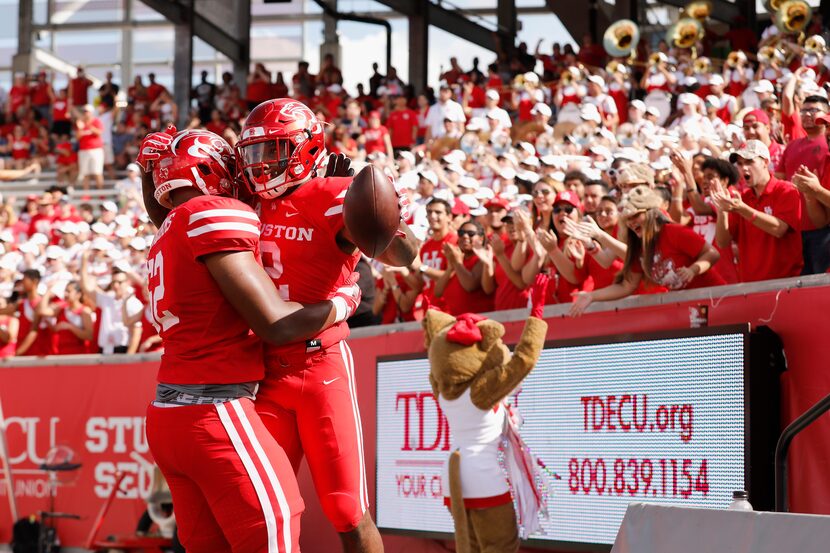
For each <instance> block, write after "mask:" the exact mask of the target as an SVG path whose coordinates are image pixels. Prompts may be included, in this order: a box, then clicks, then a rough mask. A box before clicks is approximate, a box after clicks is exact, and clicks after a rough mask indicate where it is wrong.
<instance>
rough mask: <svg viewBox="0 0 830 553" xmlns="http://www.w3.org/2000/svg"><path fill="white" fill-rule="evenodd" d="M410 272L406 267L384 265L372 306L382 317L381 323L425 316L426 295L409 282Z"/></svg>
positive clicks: (413, 319) (374, 311)
mask: <svg viewBox="0 0 830 553" xmlns="http://www.w3.org/2000/svg"><path fill="white" fill-rule="evenodd" d="M408 274H409V269H407V268H406V267H387V266H384V267H383V270H382V272H381V278H379V279H378V280H377V282H376V287H377V294H375V302H374V305H373V306H372V312H373V313H374V314H375V316H380V317H381V324H390V323H394V322H395V321H397V320H400V321H404V322H406V321H420V320H421V319H423V318H424V307H425V306H424V296H423V294H421V293H420V292H419V291H418V290H417V289H415V288H413V287H412V286H411V285H410V284H409V283H408V282H407V280H406V276H407V275H408Z"/></svg>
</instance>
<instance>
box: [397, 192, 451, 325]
mask: <svg viewBox="0 0 830 553" xmlns="http://www.w3.org/2000/svg"><path fill="white" fill-rule="evenodd" d="M426 211H427V221H428V222H429V230H430V237H429V238H428V239H427V240H426V241H425V242H424V243H423V244H422V245H421V252H420V256H419V257H416V258H415V261H414V262H413V263H412V265H411V266H410V270H411V271H412V274H411V275H410V279H409V280H410V283H411V285H412V286H413V287H414V288H415V289H417V290H420V289H423V292H424V295H425V296H426V297H427V299H428V300H429V303H430V305H434V306H436V307H438V308H440V309H443V306H444V301H443V299H441V298H437V297H436V296H435V282H436V281H438V279H440V278H441V277H442V276H443V275H444V271H446V270H447V257H446V256H445V255H444V244H447V243H449V244H457V243H458V235H457V234H456V233H455V232H453V231H452V227H451V226H450V221H451V220H452V219H451V217H452V216H451V215H450V214H451V212H452V206H451V205H450V204H449V202H447V201H446V200H442V199H439V198H433V199H432V200H430V202H429V203H428V204H427V206H426ZM422 279H423V280H422Z"/></svg>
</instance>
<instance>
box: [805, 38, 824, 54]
mask: <svg viewBox="0 0 830 553" xmlns="http://www.w3.org/2000/svg"><path fill="white" fill-rule="evenodd" d="M804 51H805V52H806V53H808V54H813V55H814V56H823V55H824V54H825V53H826V52H827V43H826V42H825V41H824V37H822V36H821V35H813V36H811V37H810V38H808V39H807V40H805V41H804Z"/></svg>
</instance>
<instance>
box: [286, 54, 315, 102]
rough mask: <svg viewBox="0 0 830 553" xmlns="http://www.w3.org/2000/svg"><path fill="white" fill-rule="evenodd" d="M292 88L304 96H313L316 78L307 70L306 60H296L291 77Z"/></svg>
mask: <svg viewBox="0 0 830 553" xmlns="http://www.w3.org/2000/svg"><path fill="white" fill-rule="evenodd" d="M291 83H292V85H293V86H292V88H294V90H297V91H298V92H299V94H300V95H301V96H303V97H305V98H311V97H312V96H314V89H315V88H316V87H317V79H316V77H315V76H314V75H312V74H311V73H309V72H308V62H307V61H300V62H297V72H296V73H294V76H293V77H291Z"/></svg>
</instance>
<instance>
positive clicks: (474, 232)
mask: <svg viewBox="0 0 830 553" xmlns="http://www.w3.org/2000/svg"><path fill="white" fill-rule="evenodd" d="M462 236H469V237H470V238H472V237H473V236H478V231H477V230H459V231H458V237H459V238H460V237H462Z"/></svg>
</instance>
